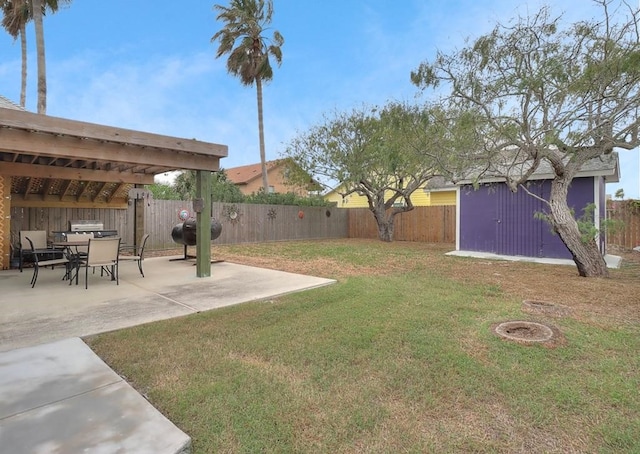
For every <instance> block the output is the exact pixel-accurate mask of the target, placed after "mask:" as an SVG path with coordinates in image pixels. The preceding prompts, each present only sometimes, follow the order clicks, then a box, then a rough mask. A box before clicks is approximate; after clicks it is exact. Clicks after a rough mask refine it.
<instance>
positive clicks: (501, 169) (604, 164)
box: [457, 151, 620, 185]
mask: <svg viewBox="0 0 640 454" xmlns="http://www.w3.org/2000/svg"><path fill="white" fill-rule="evenodd" d="M530 162H531V161H523V162H522V163H518V164H516V165H511V166H509V167H507V166H506V165H502V166H500V165H498V166H494V167H493V168H490V169H489V170H486V171H484V172H483V173H482V174H481V172H480V171H478V170H477V171H471V172H469V173H468V174H467V175H465V176H464V177H463V178H461V179H459V180H458V181H457V184H459V185H460V184H469V183H472V182H473V181H475V180H478V181H479V182H481V183H494V182H504V181H505V177H504V176H503V175H504V174H505V173H506V172H508V173H509V175H511V176H512V177H513V178H518V176H519V175H522V173H523V172H524V171H525V170H526V169H527V168H528V164H529V163H530ZM554 176H555V173H554V171H553V168H552V167H551V164H550V163H549V161H547V160H546V159H543V160H542V161H541V162H540V164H539V166H538V168H537V169H536V171H535V172H534V173H533V174H532V175H531V176H530V177H529V180H548V179H552V178H554ZM595 176H601V177H604V179H605V181H606V182H607V183H617V182H618V181H619V180H620V161H619V158H618V153H617V152H615V151H614V152H612V153H610V154H606V155H601V156H598V157H596V158H593V159H591V160H590V161H587V162H586V163H585V164H584V165H583V166H582V168H581V169H580V171H579V172H578V173H577V175H576V178H580V177H595ZM478 177H479V178H478Z"/></svg>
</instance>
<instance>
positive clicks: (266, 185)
mask: <svg viewBox="0 0 640 454" xmlns="http://www.w3.org/2000/svg"><path fill="white" fill-rule="evenodd" d="M256 93H257V96H258V135H259V137H260V164H262V187H263V188H264V192H265V194H268V193H269V179H268V177H267V158H266V153H265V150H264V121H263V119H262V79H260V77H256Z"/></svg>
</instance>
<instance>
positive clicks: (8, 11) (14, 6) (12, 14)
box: [0, 0, 31, 108]
mask: <svg viewBox="0 0 640 454" xmlns="http://www.w3.org/2000/svg"><path fill="white" fill-rule="evenodd" d="M0 8H1V9H2V26H3V27H4V29H5V30H7V33H9V35H11V37H13V39H18V37H20V49H21V51H22V78H21V83H20V107H23V108H24V106H25V104H26V100H27V35H26V28H27V22H29V18H30V16H31V12H30V5H29V2H28V1H26V0H4V1H2V4H1V6H0Z"/></svg>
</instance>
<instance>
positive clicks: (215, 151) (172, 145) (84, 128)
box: [0, 108, 228, 158]
mask: <svg viewBox="0 0 640 454" xmlns="http://www.w3.org/2000/svg"><path fill="white" fill-rule="evenodd" d="M2 126H4V127H6V128H11V129H21V130H25V131H38V132H39V133H49V134H54V135H58V136H60V135H64V136H69V137H75V138H81V139H82V138H91V139H95V140H101V141H106V142H113V143H116V144H120V145H124V144H128V145H138V146H142V147H154V148H164V149H167V150H172V151H185V152H192V153H196V154H202V155H210V156H212V157H218V158H222V157H225V156H227V150H228V148H227V146H226V145H221V144H213V143H209V142H201V141H198V140H195V139H191V140H190V139H182V138H177V137H170V136H164V135H160V134H152V133H147V132H142V131H134V130H131V129H123V128H115V127H112V126H105V125H98V124H94V123H86V122H82V121H76V120H68V119H65V118H58V117H52V116H49V115H40V114H35V113H32V112H26V111H22V110H16V109H2V108H0V127H2ZM4 133H5V131H3V132H2V134H4Z"/></svg>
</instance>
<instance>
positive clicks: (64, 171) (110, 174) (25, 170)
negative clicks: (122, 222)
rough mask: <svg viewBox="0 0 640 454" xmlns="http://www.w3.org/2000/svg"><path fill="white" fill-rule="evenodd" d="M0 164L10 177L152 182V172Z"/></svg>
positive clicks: (3, 173)
mask: <svg viewBox="0 0 640 454" xmlns="http://www.w3.org/2000/svg"><path fill="white" fill-rule="evenodd" d="M1 164H2V165H0V175H6V176H12V177H31V178H51V179H59V180H80V181H100V182H104V181H110V182H114V183H132V184H153V175H152V174H144V173H131V172H115V171H113V170H87V169H74V168H71V167H57V166H39V165H35V164H16V163H11V162H3V163H1Z"/></svg>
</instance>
